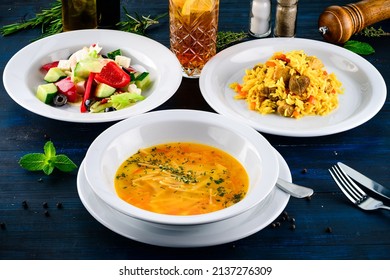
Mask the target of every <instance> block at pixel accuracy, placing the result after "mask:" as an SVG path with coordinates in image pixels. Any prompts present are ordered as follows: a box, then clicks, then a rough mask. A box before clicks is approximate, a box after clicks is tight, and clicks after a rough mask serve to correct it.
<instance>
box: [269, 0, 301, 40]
mask: <svg viewBox="0 0 390 280" xmlns="http://www.w3.org/2000/svg"><path fill="white" fill-rule="evenodd" d="M277 3H278V4H277V6H276V18H275V29H274V36H275V37H294V36H295V33H296V26H297V11H298V0H277Z"/></svg>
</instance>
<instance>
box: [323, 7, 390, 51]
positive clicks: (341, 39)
mask: <svg viewBox="0 0 390 280" xmlns="http://www.w3.org/2000/svg"><path fill="white" fill-rule="evenodd" d="M388 18H390V0H363V1H360V2H357V3H351V4H347V5H345V6H342V7H340V6H330V7H328V8H326V9H325V10H324V11H323V13H322V14H321V15H320V17H319V19H318V27H319V31H320V33H321V34H322V36H323V37H324V39H325V40H326V41H328V42H331V43H335V44H342V43H345V42H346V41H348V40H349V38H350V37H351V36H352V35H353V34H355V33H358V32H359V31H361V30H362V29H363V28H365V27H367V26H370V25H372V24H374V23H377V22H380V21H382V20H385V19H388Z"/></svg>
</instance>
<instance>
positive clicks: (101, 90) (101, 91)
mask: <svg viewBox="0 0 390 280" xmlns="http://www.w3.org/2000/svg"><path fill="white" fill-rule="evenodd" d="M115 90H116V88H114V87H112V86H109V85H107V84H104V83H100V84H98V85H97V86H96V91H95V96H96V97H98V98H105V97H109V96H111V95H112V94H113V93H114V92H115Z"/></svg>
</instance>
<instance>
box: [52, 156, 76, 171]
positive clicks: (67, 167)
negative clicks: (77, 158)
mask: <svg viewBox="0 0 390 280" xmlns="http://www.w3.org/2000/svg"><path fill="white" fill-rule="evenodd" d="M52 162H53V165H54V166H55V167H56V168H58V169H59V170H61V171H63V172H71V171H72V170H73V169H75V168H77V165H76V164H75V163H74V162H73V161H72V160H71V159H70V158H68V157H67V156H66V155H57V156H55V157H53V158H52Z"/></svg>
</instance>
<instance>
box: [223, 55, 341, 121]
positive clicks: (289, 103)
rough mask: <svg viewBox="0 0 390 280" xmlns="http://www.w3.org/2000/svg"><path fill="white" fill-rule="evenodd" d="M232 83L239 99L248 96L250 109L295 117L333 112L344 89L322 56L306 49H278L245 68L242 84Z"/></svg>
mask: <svg viewBox="0 0 390 280" xmlns="http://www.w3.org/2000/svg"><path fill="white" fill-rule="evenodd" d="M230 87H231V88H232V89H233V90H234V91H235V92H236V93H237V94H236V96H235V99H245V100H246V101H247V103H248V107H249V109H250V110H254V111H256V112H259V113H261V114H270V113H277V114H280V115H282V116H284V117H293V118H300V117H303V116H308V115H321V116H323V115H326V114H328V113H330V112H331V111H333V110H334V109H335V108H337V106H338V94H340V93H343V91H344V89H343V88H342V84H341V82H340V81H339V80H338V79H337V77H336V75H335V74H334V73H328V72H327V71H326V69H325V67H324V65H323V63H322V61H321V60H320V59H318V58H317V57H315V56H308V55H306V54H305V53H304V52H303V51H291V52H287V53H282V52H277V53H274V55H273V56H272V57H271V58H270V59H269V60H267V61H266V62H265V63H259V64H257V65H255V66H254V67H253V68H252V69H247V70H245V76H244V77H243V81H242V83H241V84H240V83H237V82H235V83H232V84H231V85H230Z"/></svg>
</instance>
